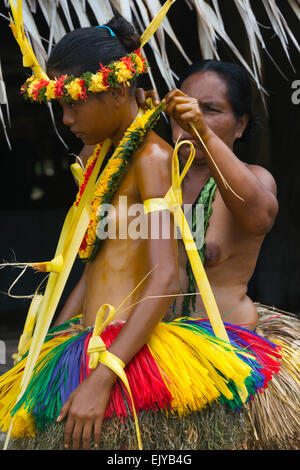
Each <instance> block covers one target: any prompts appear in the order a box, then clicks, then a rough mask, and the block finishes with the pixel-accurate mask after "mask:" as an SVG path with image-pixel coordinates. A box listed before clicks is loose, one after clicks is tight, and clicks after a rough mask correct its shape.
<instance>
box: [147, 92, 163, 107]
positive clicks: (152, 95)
mask: <svg viewBox="0 0 300 470" xmlns="http://www.w3.org/2000/svg"><path fill="white" fill-rule="evenodd" d="M145 95H146V99H147V98H151V99H152V103H153V105H154V106H158V105H159V104H160V98H159V96H158V93H157V91H156V90H148V91H146V92H145Z"/></svg>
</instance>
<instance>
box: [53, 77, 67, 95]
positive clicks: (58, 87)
mask: <svg viewBox="0 0 300 470" xmlns="http://www.w3.org/2000/svg"><path fill="white" fill-rule="evenodd" d="M66 77H67V75H62V76H61V77H60V78H59V79H58V80H57V82H56V83H55V96H56V98H62V97H63V95H64V91H65V90H64V87H65V79H66Z"/></svg>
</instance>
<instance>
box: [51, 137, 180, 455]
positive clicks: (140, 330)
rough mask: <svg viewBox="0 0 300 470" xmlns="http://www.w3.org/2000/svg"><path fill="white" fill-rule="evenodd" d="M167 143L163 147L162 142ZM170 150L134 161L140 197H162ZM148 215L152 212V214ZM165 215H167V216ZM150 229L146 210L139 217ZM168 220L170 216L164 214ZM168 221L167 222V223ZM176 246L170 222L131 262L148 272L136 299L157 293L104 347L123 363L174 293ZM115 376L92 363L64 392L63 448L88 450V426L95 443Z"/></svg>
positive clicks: (168, 173) (176, 284) (156, 150)
mask: <svg viewBox="0 0 300 470" xmlns="http://www.w3.org/2000/svg"><path fill="white" fill-rule="evenodd" d="M166 147H167V146H166ZM170 150H171V149H170V148H169V146H168V147H167V149H166V148H165V152H162V149H161V145H160V146H158V145H155V144H153V145H151V146H150V148H149V146H148V147H147V155H146V156H145V155H143V156H138V157H137V158H136V159H135V170H136V178H137V184H138V189H139V191H140V196H141V201H144V200H145V199H149V198H152V197H164V196H165V194H166V193H167V191H168V189H169V188H170V186H171V157H172V154H171V151H170ZM166 213H167V211H162V212H159V213H158V215H159V222H160V223H162V220H163V218H164V214H165V215H166ZM152 215H153V214H152ZM167 215H168V216H169V213H168V214H167ZM145 218H147V219H148V223H149V233H151V222H152V217H151V214H147V215H145ZM167 219H168V220H169V221H172V216H170V217H167ZM169 224H170V223H169ZM176 248H177V245H176V240H174V230H173V222H172V223H171V227H170V237H169V238H168V239H162V238H160V239H148V240H147V256H146V257H145V259H137V260H136V261H135V262H137V263H143V265H145V266H146V269H147V272H149V271H150V270H152V269H153V268H155V269H154V271H153V273H152V274H151V275H150V276H149V277H148V278H147V279H146V281H145V283H144V284H143V286H144V289H143V291H142V292H141V298H144V297H146V296H148V295H151V296H153V295H155V296H163V295H169V297H160V298H155V299H148V300H146V301H143V302H141V303H140V304H138V305H136V306H135V308H134V310H133V312H132V314H131V316H130V317H129V319H128V320H127V322H126V323H125V325H124V326H123V328H122V330H121V332H120V333H119V335H118V336H117V337H116V339H115V340H114V342H113V343H112V345H111V346H110V348H109V351H110V352H111V353H113V354H114V355H116V356H117V357H118V358H120V359H121V360H122V361H123V362H124V363H125V364H127V363H128V362H129V361H130V360H131V359H132V358H133V356H134V355H135V354H136V353H137V352H138V351H139V350H140V349H141V348H142V347H143V345H144V344H145V343H146V342H147V339H148V337H149V335H150V334H151V332H152V331H153V329H154V328H155V326H156V325H157V324H158V322H159V321H160V320H161V318H162V317H163V316H164V314H165V312H166V311H167V309H168V307H169V306H170V304H171V303H172V302H173V300H174V298H175V297H174V295H175V294H177V293H178V292H179V274H178V265H177V250H176ZM115 380H116V375H115V373H114V372H112V371H111V370H110V369H109V368H107V367H106V366H104V365H102V364H98V366H97V367H96V369H95V370H94V371H92V372H91V374H90V375H89V376H88V378H87V379H86V380H85V381H84V382H82V383H81V384H80V385H79V387H77V389H76V390H75V391H74V392H73V393H72V394H71V395H70V397H69V399H68V400H67V402H66V403H65V405H64V406H63V407H62V409H61V414H60V417H59V418H58V421H61V420H62V419H64V417H65V416H66V415H67V414H68V420H67V424H66V427H65V435H64V442H65V446H66V447H69V446H70V444H71V442H72V443H73V448H74V449H78V448H79V447H80V443H81V440H82V447H83V448H84V449H89V446H90V438H91V433H92V430H93V431H94V444H96V445H97V444H98V443H99V441H100V436H101V427H102V421H103V417H104V414H105V410H106V407H107V403H108V400H109V396H110V391H111V388H112V386H113V384H114V382H115Z"/></svg>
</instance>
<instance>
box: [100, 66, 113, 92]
mask: <svg viewBox="0 0 300 470" xmlns="http://www.w3.org/2000/svg"><path fill="white" fill-rule="evenodd" d="M99 72H100V73H102V77H103V78H102V83H103V85H104V86H105V87H109V83H108V75H109V74H110V73H111V69H110V68H109V67H107V66H104V65H103V64H102V62H100V69H99Z"/></svg>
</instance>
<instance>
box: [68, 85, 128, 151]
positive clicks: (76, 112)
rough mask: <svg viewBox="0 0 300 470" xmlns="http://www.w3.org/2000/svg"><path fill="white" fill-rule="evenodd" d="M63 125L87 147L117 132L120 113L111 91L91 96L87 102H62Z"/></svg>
mask: <svg viewBox="0 0 300 470" xmlns="http://www.w3.org/2000/svg"><path fill="white" fill-rule="evenodd" d="M60 104H61V107H62V109H63V123H64V124H65V125H66V126H69V127H70V130H71V132H72V133H73V134H75V135H76V137H78V138H80V139H81V140H82V142H83V143H84V144H86V145H96V144H98V143H99V142H103V141H104V140H105V139H107V138H112V137H113V136H114V135H115V133H116V132H117V129H118V125H119V120H120V113H119V108H118V107H117V106H116V102H115V99H114V97H113V95H112V93H111V92H110V91H105V92H102V93H98V94H97V97H96V95H90V96H89V97H88V98H87V100H86V101H82V100H78V101H74V102H71V103H66V102H63V101H60Z"/></svg>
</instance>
